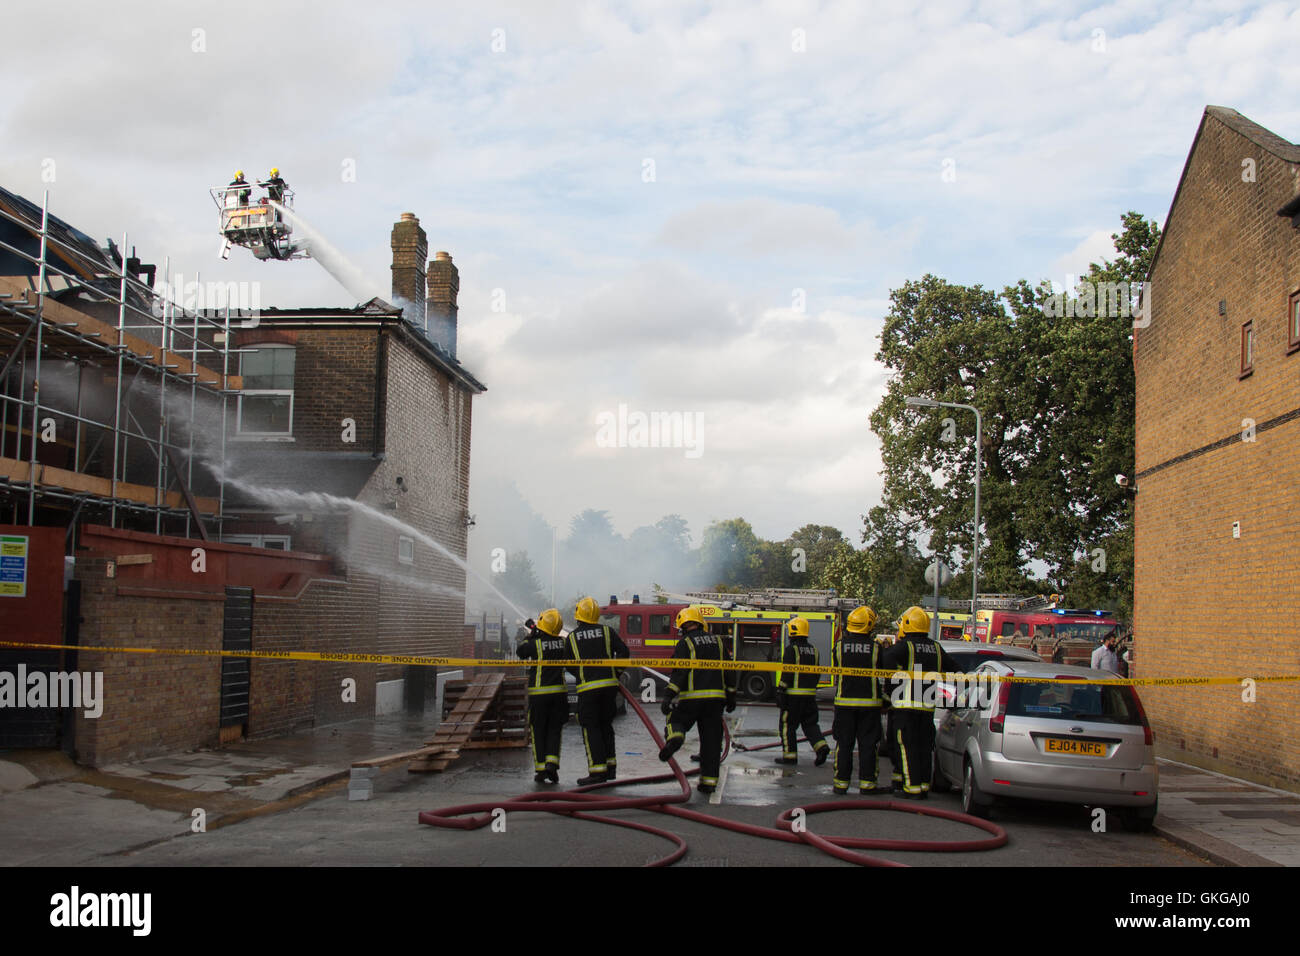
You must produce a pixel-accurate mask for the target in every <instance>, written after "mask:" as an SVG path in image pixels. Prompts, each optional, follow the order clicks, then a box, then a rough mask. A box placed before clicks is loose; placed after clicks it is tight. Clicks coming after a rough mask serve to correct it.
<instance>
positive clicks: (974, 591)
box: [904, 395, 983, 638]
mask: <svg viewBox="0 0 1300 956" xmlns="http://www.w3.org/2000/svg"><path fill="white" fill-rule="evenodd" d="M904 401H905V402H906V403H907V404H908V405H914V406H916V407H918V408H961V409H965V410H966V411H968V412H974V413H975V529H974V530H975V533H974V534H973V535H972V538H973V539H974V540H973V541H972V543H971V563H970V568H971V572H970V613H971V625H970V628H971V637H972V638H974V637H975V602H976V601H977V599H978V596H979V570H980V445H981V444H982V442H981V437H982V433H983V420H982V419H981V418H980V410H979V409H978V408H976V407H975V406H974V405H959V404H957V403H956V402H936V401H935V400H934V399H933V398H923V397H922V396H920V395H908V396H907V398H906V399H904Z"/></svg>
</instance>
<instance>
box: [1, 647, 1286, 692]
mask: <svg viewBox="0 0 1300 956" xmlns="http://www.w3.org/2000/svg"><path fill="white" fill-rule="evenodd" d="M0 647H8V648H16V649H20V650H21V649H31V650H50V651H68V650H75V651H83V652H91V653H96V654H163V655H169V656H179V657H235V658H249V659H251V660H267V661H326V662H330V663H347V664H411V665H415V666H418V667H480V668H486V667H537V666H538V663H537V661H535V660H492V659H487V660H485V659H482V658H477V657H425V656H418V655H410V654H351V653H346V652H342V651H339V652H334V651H215V650H204V649H201V648H187V647H100V646H96V645H91V644H77V645H66V644H26V643H22V642H19V641H0ZM579 663H581V665H582V666H583V667H617V668H619V669H626V668H629V667H652V668H657V669H659V670H727V671H769V672H781V673H791V674H819V675H820V674H830V675H832V676H840V675H843V676H845V677H880V678H885V679H892V680H916V679H920V680H927V681H933V680H942V681H954V680H956V681H962V682H965V683H970V682H973V681H977V680H988V681H1007V682H1009V683H1023V684H1114V685H1119V686H1127V687H1192V686H1210V685H1225V684H1233V685H1240V684H1241V683H1242V682H1243V681H1247V680H1250V681H1254V682H1255V683H1256V684H1264V683H1288V682H1289V683H1294V682H1297V681H1300V674H1273V675H1267V676H1259V675H1243V676H1241V677H1113V678H1102V679H1098V680H1082V679H1075V678H1073V677H1020V676H1004V675H1001V674H988V673H983V674H978V675H977V674H972V673H966V672H962V671H953V672H943V673H939V672H937V671H902V670H890V669H888V668H872V667H832V666H831V665H829V664H828V665H826V666H820V665H814V664H782V663H780V662H778V661H703V660H694V661H692V660H682V659H679V658H673V657H664V658H658V657H654V658H649V657H633V658H626V657H620V658H599V659H590V660H583V661H581V662H578V661H571V660H564V659H562V658H556V659H554V660H551V659H548V660H545V661H543V663H542V666H543V667H564V666H568V665H573V666H577V665H578V664H579Z"/></svg>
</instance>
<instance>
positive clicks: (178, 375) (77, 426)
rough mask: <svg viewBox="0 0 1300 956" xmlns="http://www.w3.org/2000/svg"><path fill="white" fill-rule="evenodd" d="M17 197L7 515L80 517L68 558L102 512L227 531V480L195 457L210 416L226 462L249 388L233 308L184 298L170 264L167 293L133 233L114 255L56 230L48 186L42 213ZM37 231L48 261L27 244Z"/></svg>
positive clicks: (5, 369)
mask: <svg viewBox="0 0 1300 956" xmlns="http://www.w3.org/2000/svg"><path fill="white" fill-rule="evenodd" d="M15 198H18V197H13V196H12V194H10V193H3V192H0V257H2V256H3V254H4V253H8V254H9V255H11V256H13V257H16V258H17V259H19V260H21V261H22V262H23V263H26V265H20V266H19V268H18V269H17V270H14V269H12V268H11V269H8V270H5V271H8V272H11V273H12V272H15V271H17V272H18V273H19V274H10V275H0V405H2V407H0V521H3V520H5V519H6V518H10V517H12V523H14V524H27V525H36V524H42V525H59V524H62V523H63V522H65V521H66V526H67V529H68V534H67V547H68V553H71V550H72V548H73V546H74V539H75V530H76V526H77V523H78V520H79V519H84V518H85V517H87V516H89V515H97V516H98V518H99V520H102V521H104V523H107V524H109V525H110V526H112V527H127V528H133V529H135V530H142V531H148V530H152V531H153V532H154V533H155V534H162V533H169V534H180V533H182V529H183V533H184V536H185V537H194V536H195V535H197V537H199V538H201V539H202V540H205V541H206V540H209V528H212V529H213V530H215V532H216V536H217V537H219V536H220V529H221V522H222V518H223V511H224V504H225V498H226V482H225V479H224V476H223V475H222V474H221V472H220V470H218V471H217V472H216V474H208V473H206V469H204V470H203V471H204V473H203V474H199V475H196V473H195V467H194V464H195V458H196V451H195V441H196V437H197V436H198V435H199V433H200V432H201V431H202V429H201V428H200V427H199V424H198V417H199V416H200V415H203V416H204V417H205V418H206V417H209V416H210V418H211V421H212V423H213V427H212V428H211V429H210V430H212V431H215V422H216V419H217V416H218V415H219V420H220V431H219V443H218V444H217V445H216V447H212V448H208V449H200V451H201V452H203V453H205V454H208V455H211V454H212V453H213V452H216V453H217V454H218V455H219V460H221V461H224V460H225V452H226V436H227V425H228V421H229V417H228V416H229V402H230V399H231V398H233V397H236V396H238V395H239V393H240V388H241V385H242V380H241V378H240V377H239V376H238V375H235V374H232V368H231V362H232V358H233V357H235V356H237V355H238V350H236V349H233V348H231V308H230V304H229V302H227V303H226V306H225V309H224V312H223V313H215V312H209V311H206V310H205V311H200V310H198V309H197V308H196V309H194V310H191V309H187V308H185V306H184V303H183V302H182V303H178V302H176V301H174V300H173V296H172V288H171V274H170V259H168V260H166V266H165V269H164V275H165V280H166V281H165V293H163V294H160V292H159V291H158V290H156V289H155V288H154V287H153V286H152V284H151V283H150V282H144V281H141V278H142V277H143V276H147V277H148V278H149V279H150V280H152V279H153V278H154V275H155V272H156V270H155V267H153V266H143V265H142V264H141V263H140V260H138V259H136V258H135V257H134V256H131V257H128V256H127V250H128V249H129V248H130V246H129V245H128V239H129V237H128V236H127V235H126V234H123V236H122V245H121V247H120V249H118V248H115V247H114V244H113V243H112V241H111V240H110V241H109V243H108V246H107V249H106V250H102V251H101V250H100V249H99V248H98V246H96V245H95V244H94V243H89V242H86V241H82V240H83V239H84V238H85V237H82V236H80V235H79V234H77V233H76V232H75V231H74V230H72V229H71V228H70V227H67V226H66V224H64V223H61V222H58V221H57V220H55V221H54V227H52V223H51V217H50V213H49V192H48V191H46V192H45V194H44V196H43V198H42V203H41V206H40V215H39V220H38V219H37V217H36V216H35V215H34V213H35V209H36V207H35V205H34V204H32V203H30V202H29V201H26V200H21V199H19V201H17V202H14V201H13V199H15ZM6 224H8V225H10V226H14V227H17V229H16V230H14V229H6ZM24 234H25V236H24ZM4 236H8V237H9V238H14V239H15V240H16V241H17V242H18V244H12V243H10V242H6V241H4ZM23 239H26V240H27V241H26V242H23V241H22V240H23ZM32 239H36V240H39V250H38V251H37V252H36V253H35V254H34V255H33V254H32V253H31V252H30V251H27V250H24V249H23V248H22V245H27V246H28V247H29V248H30V245H31V240H32ZM24 273H25V274H24ZM195 281H196V283H197V282H198V281H199V277H198V276H197V275H196V277H195ZM199 288H201V286H199ZM182 293H183V290H182ZM196 305H197V303H196ZM236 318H238V316H236ZM67 363H70V364H67ZM72 368H75V370H76V371H75V376H76V382H75V389H73V388H71V387H70V383H69V382H68V381H66V379H67V378H69V376H70V373H71V369H72ZM43 376H45V378H44V379H43ZM88 376H89V377H90V385H91V388H89V389H88V390H87V389H86V388H84V387H83V386H84V385H85V384H86V383H87V377H88ZM43 386H45V387H44V388H43ZM56 386H57V387H56ZM87 393H88V394H87ZM109 393H111V397H110V394H109ZM87 398H89V402H87ZM150 479H152V480H150ZM196 485H197V486H202V487H201V489H200V490H202V491H206V492H207V493H206V494H198V495H196V494H195V488H196ZM20 518H22V519H25V520H20ZM150 525H152V527H150Z"/></svg>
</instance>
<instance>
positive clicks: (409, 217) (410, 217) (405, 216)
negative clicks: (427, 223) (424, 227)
mask: <svg viewBox="0 0 1300 956" xmlns="http://www.w3.org/2000/svg"><path fill="white" fill-rule="evenodd" d="M419 221H420V220H418V219H416V218H415V213H413V212H404V213H402V222H419Z"/></svg>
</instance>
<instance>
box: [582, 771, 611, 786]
mask: <svg viewBox="0 0 1300 956" xmlns="http://www.w3.org/2000/svg"><path fill="white" fill-rule="evenodd" d="M606 779H607V778H606V777H605V774H603V773H593V774H591V775H590V776H587V777H579V778H578V786H580V787H590V786H591V785H592V784H593V783H604V782H605V780H606Z"/></svg>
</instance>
